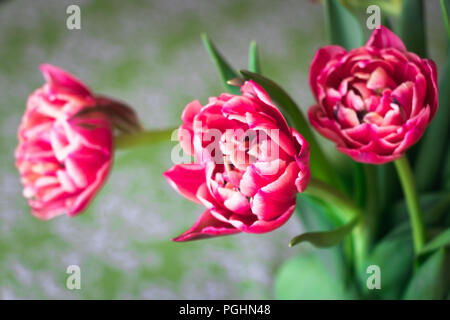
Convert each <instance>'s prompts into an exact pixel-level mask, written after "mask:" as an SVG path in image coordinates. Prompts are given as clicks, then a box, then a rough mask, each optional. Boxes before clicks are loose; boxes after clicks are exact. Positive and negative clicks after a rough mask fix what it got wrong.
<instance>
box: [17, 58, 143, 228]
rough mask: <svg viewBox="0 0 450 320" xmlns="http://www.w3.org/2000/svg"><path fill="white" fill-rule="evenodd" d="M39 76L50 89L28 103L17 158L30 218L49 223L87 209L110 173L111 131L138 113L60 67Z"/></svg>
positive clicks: (34, 95) (45, 69)
mask: <svg viewBox="0 0 450 320" xmlns="http://www.w3.org/2000/svg"><path fill="white" fill-rule="evenodd" d="M41 70H42V73H43V75H44V77H45V79H46V81H47V83H46V84H45V85H44V86H43V87H42V88H40V89H37V90H36V91H35V92H34V93H32V94H31V95H30V97H29V98H28V102H27V108H26V111H25V114H24V116H23V118H22V122H21V124H20V127H19V132H18V138H19V145H18V146H17V148H16V152H15V156H16V166H17V168H18V170H19V173H20V175H21V180H22V183H23V185H24V190H23V194H24V196H25V197H26V198H27V199H28V203H29V205H30V207H31V210H32V213H33V215H35V216H36V217H38V218H40V219H44V220H47V219H51V218H54V217H56V216H58V215H61V214H67V215H69V216H74V215H76V214H78V213H80V212H82V211H83V210H84V209H85V208H86V207H87V205H88V204H89V203H90V202H91V200H92V198H93V197H94V195H95V194H96V193H97V191H98V190H99V189H100V188H101V186H102V185H103V184H104V182H105V180H106V178H107V176H108V173H109V172H110V169H111V165H112V159H113V128H114V126H117V125H119V126H120V125H121V124H122V127H123V126H124V124H127V123H128V122H127V120H130V119H131V118H132V117H133V116H134V113H133V112H132V110H131V109H129V108H128V107H126V106H124V105H122V104H121V103H119V102H117V101H115V100H112V99H109V98H106V97H101V96H97V95H94V94H93V93H92V92H91V91H90V89H89V88H88V87H87V86H86V85H84V84H83V83H82V82H81V81H80V80H78V79H76V78H75V77H73V76H72V75H70V74H68V73H66V72H65V71H63V70H61V69H59V68H57V67H54V66H51V65H42V66H41Z"/></svg>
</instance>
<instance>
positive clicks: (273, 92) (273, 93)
mask: <svg viewBox="0 0 450 320" xmlns="http://www.w3.org/2000/svg"><path fill="white" fill-rule="evenodd" d="M240 73H241V74H242V75H243V76H244V78H245V79H246V80H253V81H255V82H256V83H258V84H259V85H260V86H261V87H263V88H264V90H265V91H266V92H267V93H268V95H269V96H270V98H271V99H272V100H273V101H274V102H275V103H276V104H277V106H278V107H279V108H280V110H281V112H282V113H283V115H284V116H285V117H286V118H287V120H288V121H289V122H290V124H291V125H292V126H293V127H294V128H295V129H297V131H298V132H299V133H301V135H302V136H303V137H304V138H305V139H306V140H307V141H308V143H309V145H310V148H311V160H310V165H311V173H312V175H313V176H315V177H317V178H319V179H321V180H323V181H326V182H329V183H331V184H333V185H335V186H340V184H339V180H338V177H337V175H336V172H335V171H334V169H333V168H332V167H331V166H330V163H329V162H328V160H327V159H326V158H325V155H324V154H323V152H322V150H321V149H320V147H319V145H318V143H317V141H316V138H315V137H314V135H313V132H312V131H311V128H310V127H309V125H308V122H307V121H306V119H305V117H304V116H303V113H302V112H301V110H300V109H299V108H298V106H297V105H296V104H295V102H294V100H292V98H291V97H290V96H289V95H288V94H287V93H286V92H285V91H284V90H283V89H282V88H281V87H280V86H279V85H278V84H276V83H275V82H273V81H272V80H270V79H268V78H266V77H264V76H262V75H260V74H256V73H253V72H250V71H247V70H240Z"/></svg>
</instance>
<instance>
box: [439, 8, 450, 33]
mask: <svg viewBox="0 0 450 320" xmlns="http://www.w3.org/2000/svg"><path fill="white" fill-rule="evenodd" d="M441 10H442V18H443V19H444V25H445V30H447V39H448V41H450V0H441Z"/></svg>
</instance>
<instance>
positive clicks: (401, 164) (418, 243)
mask: <svg viewBox="0 0 450 320" xmlns="http://www.w3.org/2000/svg"><path fill="white" fill-rule="evenodd" d="M394 164H395V168H396V169H397V173H398V176H399V178H400V183H401V185H402V188H403V193H404V195H405V199H406V204H407V206H408V212H409V217H410V220H411V228H412V233H413V240H414V251H415V253H416V254H417V253H419V251H420V250H421V249H422V248H423V246H424V244H425V225H424V222H423V214H422V209H421V208H420V203H419V196H418V193H417V187H416V184H415V182H414V175H413V173H412V170H411V166H410V165H409V161H408V158H406V156H403V157H402V158H400V159H398V160H396V161H394Z"/></svg>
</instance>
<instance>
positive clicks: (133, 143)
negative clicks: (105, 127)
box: [114, 129, 175, 149]
mask: <svg viewBox="0 0 450 320" xmlns="http://www.w3.org/2000/svg"><path fill="white" fill-rule="evenodd" d="M174 130H175V129H164V130H155V131H140V132H137V133H128V134H121V135H118V136H117V137H116V138H115V141H114V143H115V148H116V149H128V148H130V147H140V146H147V145H149V144H152V143H155V142H160V141H170V138H171V135H172V132H173V131H174Z"/></svg>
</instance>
